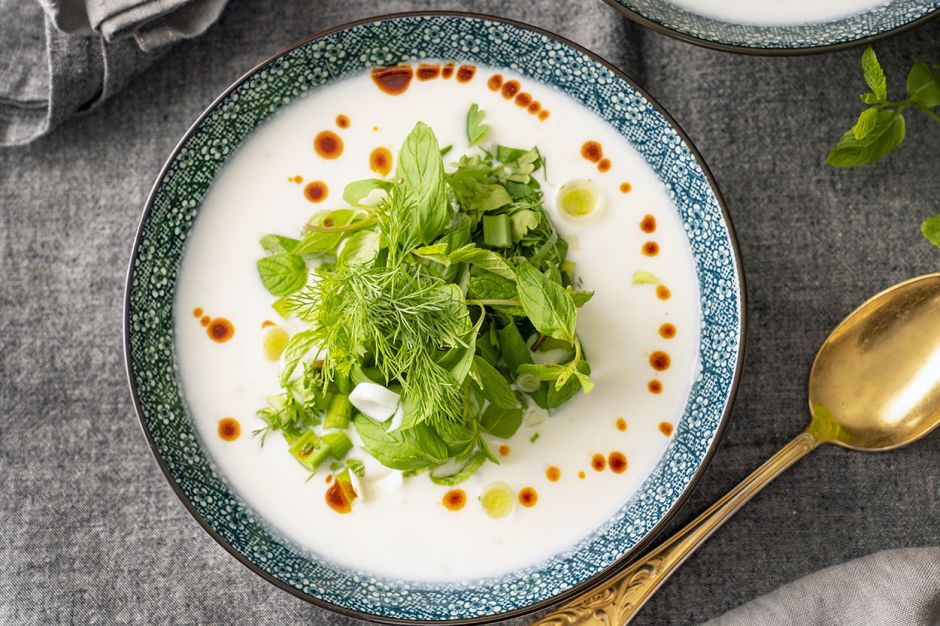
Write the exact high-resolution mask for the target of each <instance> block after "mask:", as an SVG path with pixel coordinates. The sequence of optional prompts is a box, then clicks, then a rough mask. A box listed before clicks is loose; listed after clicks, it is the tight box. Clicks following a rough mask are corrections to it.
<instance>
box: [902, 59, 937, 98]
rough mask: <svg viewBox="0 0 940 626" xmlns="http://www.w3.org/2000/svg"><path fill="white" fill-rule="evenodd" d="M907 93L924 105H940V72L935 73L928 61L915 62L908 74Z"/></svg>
mask: <svg viewBox="0 0 940 626" xmlns="http://www.w3.org/2000/svg"><path fill="white" fill-rule="evenodd" d="M907 93H908V95H910V97H911V99H913V100H914V102H916V103H917V104H919V105H921V106H922V107H926V108H928V109H934V108H936V107H938V106H940V74H934V73H933V72H932V71H931V70H930V67H929V66H928V65H927V64H926V63H917V64H915V65H914V67H912V68H911V71H910V72H909V73H908V75H907Z"/></svg>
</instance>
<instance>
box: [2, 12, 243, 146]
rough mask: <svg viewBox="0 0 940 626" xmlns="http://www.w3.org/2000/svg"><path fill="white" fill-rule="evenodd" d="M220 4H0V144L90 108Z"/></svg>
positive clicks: (200, 28) (23, 139)
mask: <svg viewBox="0 0 940 626" xmlns="http://www.w3.org/2000/svg"><path fill="white" fill-rule="evenodd" d="M225 2H226V0H38V2H34V1H31V0H27V1H24V0H0V145H14V144H24V143H28V142H30V141H32V140H34V139H36V138H37V137H40V136H42V135H44V134H46V133H48V132H49V131H50V130H52V129H53V128H55V127H56V126H58V125H59V124H60V123H61V122H62V121H64V120H65V119H67V118H68V117H70V116H71V115H73V114H74V113H77V112H80V111H84V110H87V109H90V108H92V107H94V106H95V105H96V104H98V103H100V102H102V101H104V100H106V99H107V98H108V97H109V96H111V95H112V94H113V93H115V92H116V91H117V90H118V89H120V88H121V87H122V86H123V85H124V83H126V82H127V81H128V80H129V79H130V78H131V77H132V76H133V75H134V74H136V73H137V72H138V71H139V70H140V69H142V68H143V67H145V66H147V65H148V64H150V63H151V62H152V61H153V60H154V59H155V58H157V56H159V54H160V51H161V50H162V49H164V48H165V47H166V46H167V45H168V44H171V43H173V42H175V41H179V40H180V39H185V38H188V37H194V36H196V35H199V34H201V33H202V32H204V31H205V30H206V29H207V28H208V27H209V26H210V25H211V24H212V23H213V22H214V21H215V20H216V18H218V16H219V14H220V13H221V12H222V9H223V8H224V6H225Z"/></svg>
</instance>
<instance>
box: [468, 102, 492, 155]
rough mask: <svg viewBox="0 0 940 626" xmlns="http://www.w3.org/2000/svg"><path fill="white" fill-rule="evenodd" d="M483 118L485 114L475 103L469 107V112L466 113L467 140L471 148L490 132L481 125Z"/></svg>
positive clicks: (486, 127) (485, 126) (484, 125)
mask: <svg viewBox="0 0 940 626" xmlns="http://www.w3.org/2000/svg"><path fill="white" fill-rule="evenodd" d="M484 117H486V113H484V112H483V111H482V110H481V109H480V107H478V106H477V105H476V103H474V104H471V105H470V110H469V111H467V139H468V140H469V141H470V145H471V146H475V145H476V144H477V143H479V142H480V140H482V139H483V138H484V137H485V136H486V133H488V132H490V127H489V126H487V125H486V124H484V123H483V118H484Z"/></svg>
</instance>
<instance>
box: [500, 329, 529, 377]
mask: <svg viewBox="0 0 940 626" xmlns="http://www.w3.org/2000/svg"><path fill="white" fill-rule="evenodd" d="M497 335H498V336H499V347H500V348H501V349H502V353H503V360H505V361H506V365H507V366H508V367H509V373H510V374H512V375H513V376H517V375H518V374H519V367H520V366H522V365H528V364H531V363H532V354H531V353H530V352H529V346H527V345H526V343H525V340H524V339H523V338H522V334H521V333H520V332H519V329H518V328H516V325H515V324H513V323H512V322H509V323H508V324H506V325H505V326H503V327H502V328H500V329H499V330H498V331H497Z"/></svg>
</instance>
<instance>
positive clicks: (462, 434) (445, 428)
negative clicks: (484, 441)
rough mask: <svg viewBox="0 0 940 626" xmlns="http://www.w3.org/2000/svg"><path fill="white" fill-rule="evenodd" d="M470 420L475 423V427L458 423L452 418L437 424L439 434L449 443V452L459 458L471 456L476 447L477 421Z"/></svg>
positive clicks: (436, 428)
mask: <svg viewBox="0 0 940 626" xmlns="http://www.w3.org/2000/svg"><path fill="white" fill-rule="evenodd" d="M468 421H469V422H470V423H471V424H472V425H473V428H469V427H468V426H467V425H466V423H463V424H458V423H457V422H454V421H451V420H443V421H442V422H441V423H440V424H438V425H436V426H435V430H436V432H437V434H438V436H439V437H440V438H441V440H442V441H443V442H444V443H445V444H446V445H447V452H448V454H449V455H450V456H452V457H454V458H456V459H458V460H463V459H465V458H467V457H468V456H470V454H472V453H473V450H474V448H475V447H476V440H477V429H476V422H475V421H470V420H468Z"/></svg>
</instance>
